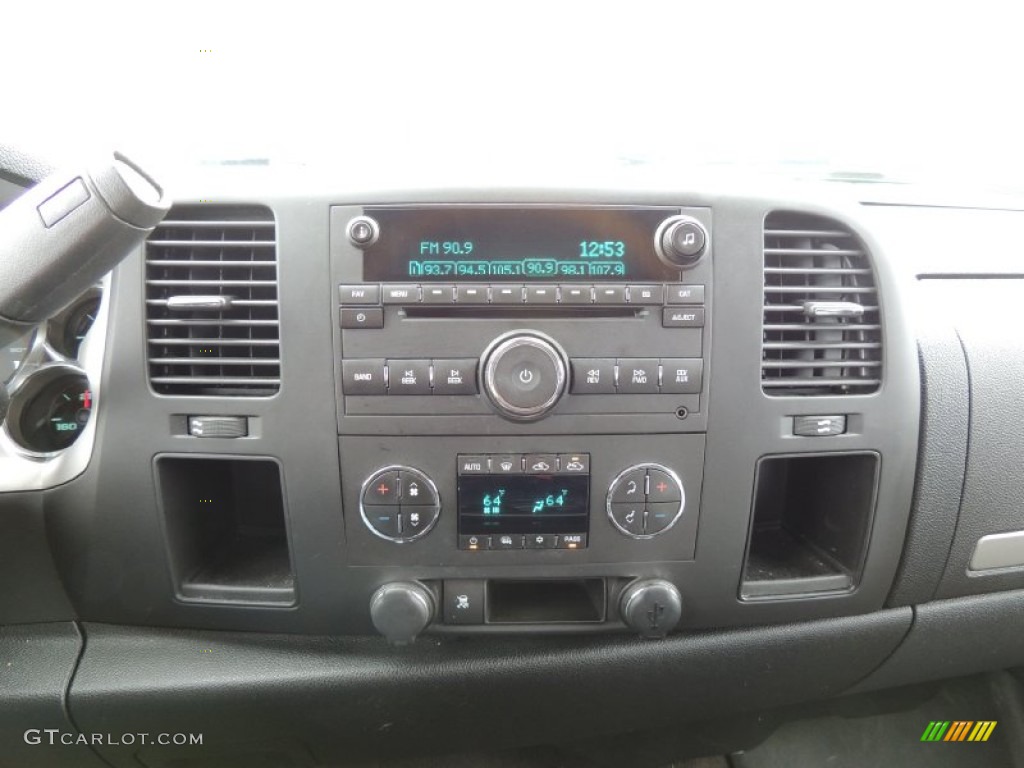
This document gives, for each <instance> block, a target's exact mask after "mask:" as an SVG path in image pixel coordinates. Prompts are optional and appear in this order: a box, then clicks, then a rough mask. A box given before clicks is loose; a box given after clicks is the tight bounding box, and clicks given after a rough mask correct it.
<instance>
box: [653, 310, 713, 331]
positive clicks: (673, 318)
mask: <svg viewBox="0 0 1024 768" xmlns="http://www.w3.org/2000/svg"><path fill="white" fill-rule="evenodd" d="M661 324H662V325H663V326H664V327H666V328H702V327H703V326H704V307H693V308H690V307H665V308H664V309H663V310H662V317H661Z"/></svg>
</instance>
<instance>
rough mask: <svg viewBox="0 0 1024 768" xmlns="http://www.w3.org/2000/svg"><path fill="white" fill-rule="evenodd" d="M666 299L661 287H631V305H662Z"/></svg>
mask: <svg viewBox="0 0 1024 768" xmlns="http://www.w3.org/2000/svg"><path fill="white" fill-rule="evenodd" d="M664 298H665V290H664V288H662V286H660V285H631V286H629V303H630V304H657V305H660V304H661V303H662V302H663V301H664Z"/></svg>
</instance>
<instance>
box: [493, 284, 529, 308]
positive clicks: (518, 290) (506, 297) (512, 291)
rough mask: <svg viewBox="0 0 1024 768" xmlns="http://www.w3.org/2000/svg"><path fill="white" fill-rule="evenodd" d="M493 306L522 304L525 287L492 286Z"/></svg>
mask: <svg viewBox="0 0 1024 768" xmlns="http://www.w3.org/2000/svg"><path fill="white" fill-rule="evenodd" d="M491 303H492V304H522V303H523V286H521V285H492V286H491Z"/></svg>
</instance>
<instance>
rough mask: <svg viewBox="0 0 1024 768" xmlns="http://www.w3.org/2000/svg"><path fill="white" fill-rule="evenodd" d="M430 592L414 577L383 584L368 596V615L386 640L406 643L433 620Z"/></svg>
mask: <svg viewBox="0 0 1024 768" xmlns="http://www.w3.org/2000/svg"><path fill="white" fill-rule="evenodd" d="M434 611H435V609H434V596H433V595H431V594H430V592H429V591H428V590H427V589H426V588H425V587H423V586H421V585H419V584H417V583H416V582H414V581H396V582H393V583H391V584H385V585H384V586H383V587H381V588H380V589H378V590H377V591H376V592H374V593H373V597H372V598H370V619H371V620H372V621H373V626H374V627H376V628H377V631H378V632H380V633H381V634H382V635H384V637H386V638H387V639H388V642H389V643H392V644H393V645H409V643H411V642H412V641H413V640H415V639H416V638H417V637H418V636H419V634H420V632H422V631H423V630H424V629H426V628H427V626H428V625H429V624H430V622H431V621H433V620H434Z"/></svg>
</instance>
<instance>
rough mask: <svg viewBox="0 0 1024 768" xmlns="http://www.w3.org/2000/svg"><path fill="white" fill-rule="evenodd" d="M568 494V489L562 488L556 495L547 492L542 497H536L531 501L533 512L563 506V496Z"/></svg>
mask: <svg viewBox="0 0 1024 768" xmlns="http://www.w3.org/2000/svg"><path fill="white" fill-rule="evenodd" d="M568 495H569V491H567V490H565V489H563V490H562V492H561V493H559V494H558V495H557V496H556V495H554V494H548V495H547V496H545V497H544V498H543V499H537V500H536V501H535V502H533V514H535V515H536V514H537V513H538V512H543V511H544V510H545V509H549V508H551V507H563V506H565V497H566V496H568Z"/></svg>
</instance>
